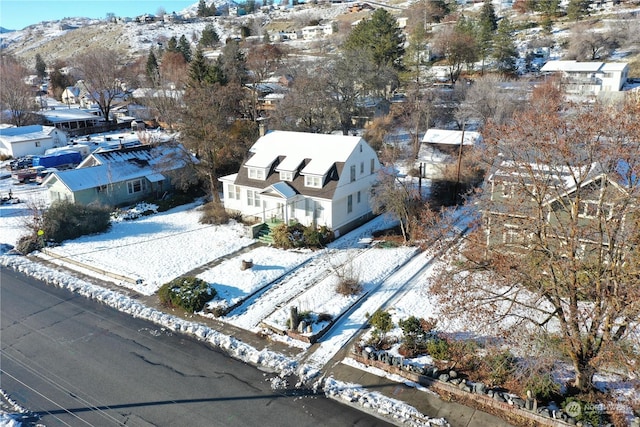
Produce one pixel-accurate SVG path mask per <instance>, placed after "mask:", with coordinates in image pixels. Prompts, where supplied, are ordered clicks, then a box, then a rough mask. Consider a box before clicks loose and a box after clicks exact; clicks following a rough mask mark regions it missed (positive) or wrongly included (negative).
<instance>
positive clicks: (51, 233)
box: [43, 201, 111, 243]
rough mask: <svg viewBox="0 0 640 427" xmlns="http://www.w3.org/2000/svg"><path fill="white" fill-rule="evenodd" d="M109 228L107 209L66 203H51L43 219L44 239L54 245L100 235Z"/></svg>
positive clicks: (109, 212)
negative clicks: (88, 235) (96, 234)
mask: <svg viewBox="0 0 640 427" xmlns="http://www.w3.org/2000/svg"><path fill="white" fill-rule="evenodd" d="M110 226H111V210H110V209H109V208H108V207H105V206H92V205H90V206H85V205H81V204H78V203H72V202H68V201H59V202H55V203H53V204H52V205H51V207H50V208H49V209H47V210H46V211H45V213H44V218H43V230H44V237H45V239H46V240H50V241H53V242H56V243H61V242H63V241H65V240H70V239H75V238H77V237H80V236H85V235H87V234H95V233H102V232H104V231H107V230H108V229H109V227H110Z"/></svg>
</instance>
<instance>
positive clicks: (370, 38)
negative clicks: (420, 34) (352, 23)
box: [343, 9, 404, 70]
mask: <svg viewBox="0 0 640 427" xmlns="http://www.w3.org/2000/svg"><path fill="white" fill-rule="evenodd" d="M403 46H404V36H403V35H402V31H401V30H400V28H399V27H398V21H397V20H396V19H395V18H394V17H393V16H392V15H391V14H390V13H389V12H387V11H386V10H384V9H376V11H375V12H374V13H373V15H372V16H371V19H367V20H362V21H360V23H359V24H358V25H357V26H356V27H355V28H354V29H353V30H352V31H351V33H350V34H349V37H347V40H346V41H345V43H344V45H343V48H344V49H345V50H351V51H356V52H357V51H363V52H365V53H366V54H367V55H368V56H369V58H370V59H371V61H372V62H373V63H374V64H375V65H376V66H377V67H383V66H392V67H394V68H396V69H398V70H399V69H402V55H404V47H403Z"/></svg>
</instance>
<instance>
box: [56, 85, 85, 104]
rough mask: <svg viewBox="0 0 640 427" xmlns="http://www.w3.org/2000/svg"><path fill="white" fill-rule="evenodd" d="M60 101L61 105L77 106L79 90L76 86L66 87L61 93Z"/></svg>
mask: <svg viewBox="0 0 640 427" xmlns="http://www.w3.org/2000/svg"><path fill="white" fill-rule="evenodd" d="M60 99H61V100H62V103H64V104H66V105H69V104H77V103H78V102H80V88H79V87H76V86H68V87H67V88H65V90H63V91H62V96H61V97H60Z"/></svg>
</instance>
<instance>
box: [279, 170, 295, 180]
mask: <svg viewBox="0 0 640 427" xmlns="http://www.w3.org/2000/svg"><path fill="white" fill-rule="evenodd" d="M280 179H281V180H282V181H293V172H285V171H282V172H280Z"/></svg>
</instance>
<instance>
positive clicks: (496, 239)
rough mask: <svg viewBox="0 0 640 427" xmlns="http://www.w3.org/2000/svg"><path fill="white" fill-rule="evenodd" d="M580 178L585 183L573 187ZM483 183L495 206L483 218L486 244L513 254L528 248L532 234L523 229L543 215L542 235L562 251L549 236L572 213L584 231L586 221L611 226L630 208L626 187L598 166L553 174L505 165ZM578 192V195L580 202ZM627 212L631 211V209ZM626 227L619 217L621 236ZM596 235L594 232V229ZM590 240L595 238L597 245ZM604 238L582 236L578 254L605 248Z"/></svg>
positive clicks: (527, 166)
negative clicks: (580, 249)
mask: <svg viewBox="0 0 640 427" xmlns="http://www.w3.org/2000/svg"><path fill="white" fill-rule="evenodd" d="M618 167H619V168H621V167H624V164H623V163H622V162H621V163H619V165H618ZM617 175H618V176H620V177H621V176H624V174H617ZM578 176H580V177H584V178H583V179H581V180H580V181H579V182H580V184H579V185H576V179H575V177H578ZM534 177H535V179H534ZM534 181H535V182H534ZM487 183H488V190H489V192H490V195H491V200H492V202H493V206H494V207H493V209H492V211H491V212H485V213H484V217H485V225H486V231H487V244H490V245H491V244H497V245H504V246H506V247H510V248H512V249H513V250H518V249H520V248H526V247H528V242H529V233H532V232H533V230H532V228H531V226H527V225H523V224H529V223H530V222H531V221H533V222H534V223H535V222H536V221H537V220H536V219H534V218H538V216H539V215H540V213H541V212H542V213H543V214H544V217H543V218H544V219H545V221H546V222H547V223H548V224H549V227H548V229H547V230H546V231H545V232H546V233H547V234H548V237H550V238H555V239H558V240H559V242H558V244H559V245H562V243H563V242H562V240H563V235H557V236H555V237H554V235H553V230H556V229H564V228H565V227H566V225H563V226H560V227H557V226H558V225H559V224H563V223H564V220H563V219H567V218H568V216H569V215H570V214H571V213H570V212H571V210H572V209H575V214H576V215H577V218H578V219H579V223H578V224H579V225H581V226H587V225H588V221H604V222H607V223H609V222H610V221H612V220H614V219H613V218H614V216H617V214H618V213H622V212H624V211H623V210H621V209H619V208H621V207H622V206H626V208H627V209H628V208H629V205H628V195H627V186H626V185H625V183H624V182H622V181H617V180H615V179H613V178H612V176H610V175H608V174H605V173H604V172H602V170H601V169H600V167H598V166H597V165H596V164H593V165H585V166H581V167H572V168H569V167H566V166H565V167H558V168H553V170H551V169H550V168H549V167H547V166H545V165H539V164H523V165H516V164H514V163H513V162H507V161H505V162H503V163H502V165H501V166H500V167H499V168H497V170H496V171H494V172H493V173H492V174H491V175H490V176H489V178H488V179H487ZM538 187H540V188H544V189H545V190H546V191H545V194H542V197H537V192H538V191H540V190H539V189H538ZM577 191H580V193H579V197H577V195H578V193H577ZM534 195H535V196H536V198H534ZM509 199H511V200H509ZM538 203H540V205H538ZM630 211H635V208H634V209H631V210H630ZM618 220H619V219H618ZM625 223H626V215H623V218H622V229H621V230H623V229H624V228H625ZM633 224H634V223H633V221H631V222H629V225H630V226H633ZM597 229H598V228H597V227H595V226H594V227H593V228H592V230H597ZM614 229H615V228H614ZM590 236H596V239H597V240H593V239H591V238H590ZM607 236H608V234H607V233H602V234H601V233H597V232H595V233H591V232H585V233H583V235H582V237H581V238H580V241H581V244H582V249H583V250H585V249H587V248H589V247H590V245H591V248H593V245H594V244H598V245H608V241H607ZM618 237H622V236H621V235H619V236H618Z"/></svg>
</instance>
